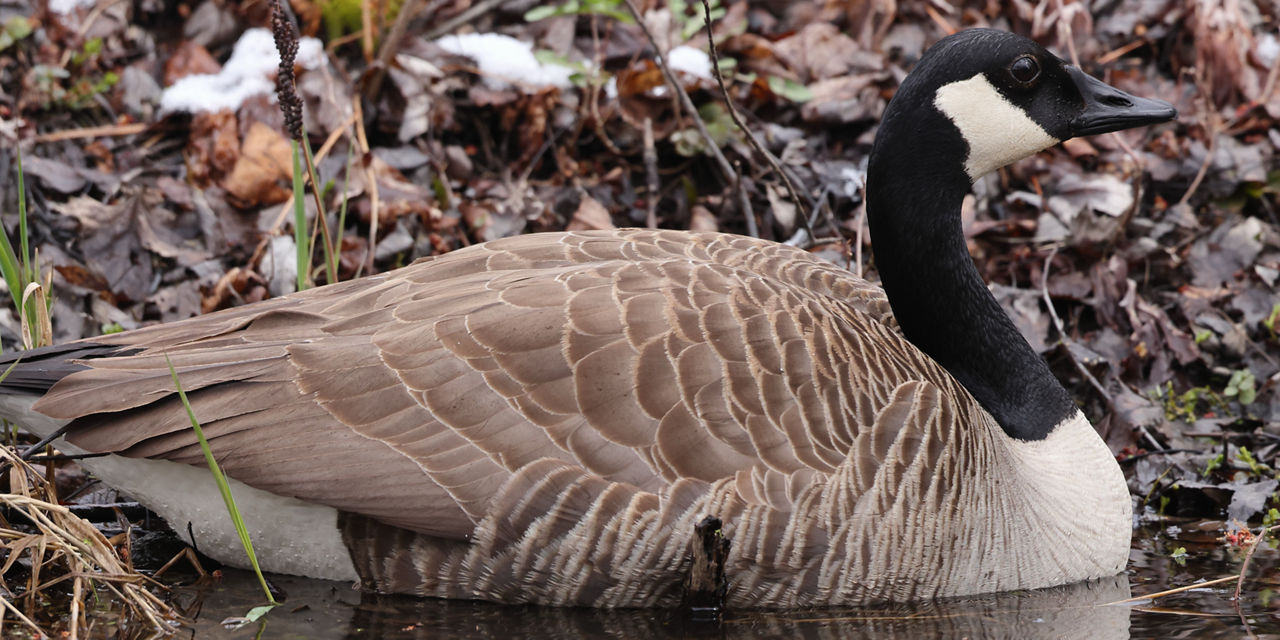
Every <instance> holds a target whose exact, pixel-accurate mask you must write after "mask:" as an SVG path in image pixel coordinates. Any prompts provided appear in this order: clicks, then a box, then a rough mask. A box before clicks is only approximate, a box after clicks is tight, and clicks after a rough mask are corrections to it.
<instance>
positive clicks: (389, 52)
mask: <svg viewBox="0 0 1280 640" xmlns="http://www.w3.org/2000/svg"><path fill="white" fill-rule="evenodd" d="M423 2H424V0H406V1H405V3H404V6H402V7H400V12H399V13H397V14H396V21H395V22H393V23H391V31H389V32H387V37H385V38H383V39H382V47H381V48H379V49H378V61H377V62H376V63H375V64H374V65H373V71H372V73H371V74H370V75H369V83H368V84H366V85H365V87H364V98H365V100H368V101H369V102H370V103H371V104H372V103H373V102H374V101H376V100H377V98H378V94H379V93H380V92H381V91H382V81H383V80H384V79H386V77H387V69H388V68H390V66H391V59H392V58H393V57H395V55H396V53H398V52H399V51H400V42H401V41H402V40H404V34H405V32H406V31H407V30H408V28H409V21H410V20H412V19H413V17H414V16H416V15H418V12H420V11H421V10H422V3H423Z"/></svg>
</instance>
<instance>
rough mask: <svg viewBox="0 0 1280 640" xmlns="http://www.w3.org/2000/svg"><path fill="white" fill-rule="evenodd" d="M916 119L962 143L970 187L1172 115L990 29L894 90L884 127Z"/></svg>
mask: <svg viewBox="0 0 1280 640" xmlns="http://www.w3.org/2000/svg"><path fill="white" fill-rule="evenodd" d="M930 111H932V112H933V113H932V114H928V112H930ZM921 113H926V114H928V115H932V116H933V117H932V118H930V117H927V116H926V117H924V118H922V119H921V120H920V121H919V122H918V124H928V125H930V126H931V128H932V135H934V136H937V137H939V138H948V137H949V138H952V139H953V140H958V141H959V142H962V143H963V144H964V146H965V148H966V149H965V153H964V154H963V156H959V155H957V156H956V159H959V158H961V157H962V158H963V169H964V173H965V175H966V176H967V177H968V178H969V180H970V181H972V180H977V179H978V178H980V177H982V176H983V175H986V174H987V173H990V172H991V171H994V170H996V169H998V168H1000V167H1002V166H1005V165H1007V164H1009V163H1011V162H1013V161H1015V160H1019V159H1021V158H1025V157H1027V156H1029V155H1031V154H1034V153H1036V152H1038V151H1041V150H1043V149H1047V148H1049V147H1051V146H1053V145H1055V144H1057V143H1059V142H1062V141H1063V140H1067V139H1069V138H1074V137H1078V136H1086V135H1096V134H1099V133H1108V132H1111V131H1119V130H1122V129H1129V128H1133V127H1139V126H1143V125H1148V124H1155V123H1159V122H1164V121H1167V120H1172V119H1173V118H1174V117H1175V116H1176V115H1177V111H1176V110H1175V109H1174V108H1173V106H1172V105H1170V104H1169V103H1167V102H1164V101H1162V100H1153V99H1149V98H1141V97H1138V96H1134V95H1130V94H1128V93H1125V92H1124V91H1121V90H1119V89H1116V88H1115V87H1112V86H1110V85H1108V84H1106V83H1104V82H1102V81H1100V80H1097V79H1096V78H1093V77H1092V76H1089V75H1088V74H1086V73H1084V72H1083V71H1081V70H1080V69H1079V68H1077V67H1074V66H1072V65H1070V64H1067V63H1066V62H1064V61H1063V60H1062V59H1060V58H1058V57H1057V56H1055V55H1054V54H1052V53H1050V52H1049V51H1048V50H1047V49H1045V48H1044V47H1042V46H1040V45H1039V44H1036V43H1035V42H1033V41H1032V40H1029V39H1027V38H1024V37H1022V36H1019V35H1016V34H1013V33H1008V32H1005V31H996V30H993V29H970V30H967V31H961V32H959V33H956V34H954V35H951V36H948V37H946V38H944V39H942V40H940V41H939V42H938V43H937V44H935V45H934V46H933V47H931V48H930V49H929V51H928V52H926V53H925V55H924V56H923V57H922V58H921V59H920V62H919V64H917V65H916V68H915V69H913V70H912V72H911V74H910V75H909V76H907V78H906V80H905V81H903V83H902V86H901V87H900V88H899V89H898V92H897V95H895V96H894V99H893V101H892V102H891V103H890V105H889V108H888V111H887V112H886V114H885V119H884V120H885V122H884V126H886V127H889V128H890V129H893V128H894V126H895V125H897V123H896V121H897V120H898V119H900V118H902V117H903V116H904V115H918V114H921ZM931 121H932V122H931ZM883 138H884V137H883V136H882V137H881V139H883ZM877 146H879V145H877ZM880 151H882V152H883V151H884V149H880Z"/></svg>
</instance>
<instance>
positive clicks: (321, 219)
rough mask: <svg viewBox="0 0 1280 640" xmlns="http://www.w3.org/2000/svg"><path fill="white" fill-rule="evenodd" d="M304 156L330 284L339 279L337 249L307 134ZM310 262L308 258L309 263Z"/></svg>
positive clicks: (312, 242) (303, 150)
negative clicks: (331, 234)
mask: <svg viewBox="0 0 1280 640" xmlns="http://www.w3.org/2000/svg"><path fill="white" fill-rule="evenodd" d="M302 157H303V159H304V160H306V161H307V175H308V176H310V179H311V196H312V199H313V200H315V203H316V226H317V227H319V228H320V236H321V240H322V241H323V242H324V266H325V272H326V274H327V275H328V278H329V284H333V283H335V282H337V281H338V272H337V269H335V268H334V267H333V262H334V261H333V258H334V256H335V255H336V254H335V253H334V251H335V250H336V249H335V248H334V246H333V238H332V237H330V236H329V219H328V217H327V216H326V215H325V211H324V203H323V202H322V201H321V200H320V176H319V175H317V173H316V163H315V159H314V158H312V157H311V143H310V142H308V141H307V139H306V136H305V135H304V136H303V140H302ZM311 247H312V248H313V249H314V248H315V240H314V238H313V239H312V241H311ZM310 264H311V262H310V261H309V260H308V262H307V265H308V266H309V265H310Z"/></svg>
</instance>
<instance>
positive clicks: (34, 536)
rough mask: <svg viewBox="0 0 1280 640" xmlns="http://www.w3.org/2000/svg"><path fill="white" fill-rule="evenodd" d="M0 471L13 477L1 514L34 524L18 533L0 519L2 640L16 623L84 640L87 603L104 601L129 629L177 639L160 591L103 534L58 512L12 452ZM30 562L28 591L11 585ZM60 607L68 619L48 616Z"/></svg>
mask: <svg viewBox="0 0 1280 640" xmlns="http://www.w3.org/2000/svg"><path fill="white" fill-rule="evenodd" d="M0 469H4V470H6V471H7V472H8V477H9V493H0V507H4V508H6V509H7V510H8V511H9V513H11V514H15V515H17V514H21V516H24V517H25V518H26V519H27V520H28V521H29V523H30V524H29V525H24V526H23V528H22V529H19V528H15V527H14V526H13V523H11V522H7V521H4V519H3V518H0V549H3V555H4V558H3V565H0V589H2V590H3V592H4V593H3V597H0V603H2V606H3V609H2V610H0V633H3V627H4V624H5V622H8V621H17V623H18V624H20V625H22V626H23V627H26V628H28V629H29V630H30V631H31V632H32V633H34V634H35V635H36V636H37V637H64V638H72V639H75V638H78V637H81V634H82V633H84V632H85V631H86V630H87V629H88V628H89V620H88V619H87V617H86V615H85V614H86V611H87V608H86V606H85V605H86V602H85V598H86V597H93V598H97V597H100V596H101V597H104V598H109V599H110V603H111V606H114V607H116V608H120V609H121V613H123V614H124V621H125V622H127V623H128V624H129V626H135V627H136V626H146V627H147V628H148V630H149V631H150V635H152V636H155V635H169V634H171V633H173V632H174V631H175V628H176V623H177V622H178V621H179V619H180V618H179V616H178V614H177V613H176V612H175V611H174V610H173V608H172V607H170V606H169V605H168V604H166V603H165V602H164V601H163V600H161V599H160V598H158V597H157V596H156V595H155V594H153V593H152V592H151V591H150V590H148V587H152V586H161V585H159V583H156V582H155V581H153V580H151V579H149V578H147V577H146V576H143V575H142V574H139V573H137V572H136V571H133V569H132V567H130V566H129V565H128V563H126V562H125V561H123V560H122V559H121V558H120V556H119V554H117V553H116V550H115V548H114V547H113V546H112V545H111V543H110V542H109V541H108V540H107V538H106V536H104V535H103V534H102V532H100V531H98V530H97V529H96V528H94V526H93V525H92V524H89V523H88V522H86V521H84V520H83V519H81V518H79V517H77V516H76V515H75V514H73V513H71V511H70V510H69V509H67V508H66V507H64V506H62V505H59V504H57V503H56V500H55V499H54V498H53V495H52V492H51V490H50V487H49V485H48V483H47V482H46V480H45V479H44V478H42V477H41V476H40V473H39V472H38V471H36V470H35V469H33V468H32V467H31V466H30V465H28V464H27V463H26V462H24V461H22V460H21V459H20V458H19V457H18V456H17V455H16V454H15V453H14V451H13V450H12V449H10V448H9V447H0ZM32 528H34V531H33V530H32ZM24 556H25V557H26V558H27V559H28V560H29V562H30V569H29V571H28V574H27V579H26V580H25V584H10V582H9V579H10V578H9V573H10V571H11V570H12V569H13V568H14V567H15V565H17V564H18V561H19V560H20V559H22V558H23V557H24ZM66 582H70V583H71V584H70V585H69V588H68V585H64V584H63V583H66ZM55 586H61V588H60V589H58V590H53V589H52V588H53V587H55ZM68 591H69V592H70V595H69V597H68V595H67V592H68ZM62 601H68V605H67V611H66V612H65V615H63V612H62V611H57V612H51V611H50V610H49V607H48V606H47V603H49V602H62ZM101 608H102V604H101V601H99V602H97V603H95V609H101ZM46 621H47V622H46ZM40 623H45V624H47V625H50V626H55V625H56V626H57V627H58V628H56V629H55V628H49V629H45V628H42V627H41V626H40Z"/></svg>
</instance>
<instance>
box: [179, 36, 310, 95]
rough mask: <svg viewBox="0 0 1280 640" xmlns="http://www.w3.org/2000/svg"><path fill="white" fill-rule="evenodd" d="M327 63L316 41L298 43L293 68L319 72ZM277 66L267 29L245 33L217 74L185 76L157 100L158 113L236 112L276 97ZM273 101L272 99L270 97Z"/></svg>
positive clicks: (277, 56) (277, 60) (275, 54)
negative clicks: (254, 99) (250, 102)
mask: <svg viewBox="0 0 1280 640" xmlns="http://www.w3.org/2000/svg"><path fill="white" fill-rule="evenodd" d="M325 62H326V60H325V55H324V46H323V45H322V44H321V43H320V41H319V40H317V39H315V38H306V37H304V38H301V39H300V40H299V42H298V57H297V59H296V64H298V65H301V66H302V67H303V68H304V69H318V68H320V67H322V66H324V64H325ZM279 66H280V53H279V52H278V51H276V43H275V40H274V39H273V38H272V37H271V31H269V30H267V29H248V30H246V31H245V32H244V34H242V35H241V36H240V40H239V41H238V42H236V46H235V49H233V50H232V51H231V58H230V59H228V60H227V63H226V64H224V65H223V66H222V70H221V71H219V72H218V73H216V74H197V75H190V76H186V77H184V78H182V79H180V80H178V81H177V82H175V83H173V86H171V87H169V88H167V89H165V90H164V94H163V95H162V96H161V97H160V111H161V113H170V112H174V111H187V112H190V113H201V112H205V111H221V110H222V109H231V110H235V109H238V108H239V107H240V105H241V104H242V103H243V102H244V101H245V100H246V99H248V98H250V97H252V96H257V95H262V94H267V95H272V94H274V93H275V90H276V85H275V79H274V75H273V74H274V73H275V71H276V69H277V68H278V67H279ZM272 97H273V98H274V95H272Z"/></svg>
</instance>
